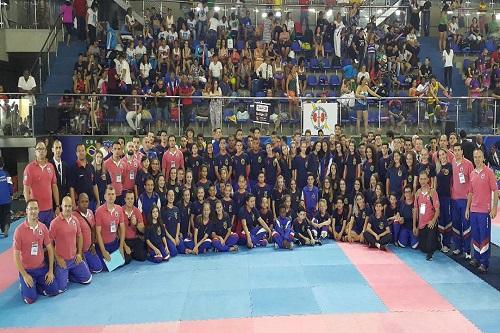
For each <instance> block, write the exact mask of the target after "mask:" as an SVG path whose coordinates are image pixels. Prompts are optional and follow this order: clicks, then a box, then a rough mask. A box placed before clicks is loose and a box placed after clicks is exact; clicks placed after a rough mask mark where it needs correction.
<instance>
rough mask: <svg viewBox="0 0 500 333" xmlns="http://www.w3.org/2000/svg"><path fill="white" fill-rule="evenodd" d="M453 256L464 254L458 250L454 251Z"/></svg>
mask: <svg viewBox="0 0 500 333" xmlns="http://www.w3.org/2000/svg"><path fill="white" fill-rule="evenodd" d="M452 253H453V255H455V256H458V255H459V254H460V253H462V251H460V250H459V249H456V250H453V252H452Z"/></svg>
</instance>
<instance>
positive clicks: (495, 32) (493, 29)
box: [487, 14, 500, 38]
mask: <svg viewBox="0 0 500 333" xmlns="http://www.w3.org/2000/svg"><path fill="white" fill-rule="evenodd" d="M487 28H488V30H487V31H488V37H489V38H500V29H499V28H498V23H497V19H496V16H495V14H491V21H490V22H489V23H488V26H487Z"/></svg>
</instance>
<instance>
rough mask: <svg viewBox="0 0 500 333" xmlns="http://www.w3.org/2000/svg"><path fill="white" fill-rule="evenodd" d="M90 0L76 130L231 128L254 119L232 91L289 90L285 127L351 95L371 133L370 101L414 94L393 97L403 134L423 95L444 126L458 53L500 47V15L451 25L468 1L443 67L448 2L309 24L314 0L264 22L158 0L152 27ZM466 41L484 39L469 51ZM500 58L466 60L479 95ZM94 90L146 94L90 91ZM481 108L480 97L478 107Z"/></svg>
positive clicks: (494, 54)
mask: <svg viewBox="0 0 500 333" xmlns="http://www.w3.org/2000/svg"><path fill="white" fill-rule="evenodd" d="M77 1H78V2H81V1H79V0H77ZM77 1H75V3H76V2H77ZM87 3H88V4H87V8H88V9H87V15H86V23H87V24H86V27H85V26H84V27H83V28H81V26H80V23H78V22H80V21H78V20H77V24H78V29H77V30H76V31H77V32H78V36H79V38H85V37H86V40H87V41H88V43H89V46H88V49H87V51H86V52H85V53H84V54H81V55H80V56H79V58H78V61H77V62H76V64H75V66H74V76H73V87H72V90H71V91H72V92H73V93H75V94H80V95H81V96H77V97H74V98H71V97H66V98H62V99H61V102H62V103H61V106H62V109H64V110H72V111H74V112H76V115H77V118H76V119H77V121H75V124H73V126H72V128H73V130H74V131H76V132H82V131H83V132H86V131H90V130H91V129H92V128H93V129H94V130H95V131H97V133H99V132H102V131H103V127H104V126H103V123H104V120H115V119H117V117H118V119H121V120H122V121H125V120H126V121H127V122H128V125H129V127H130V129H131V130H132V131H133V132H134V133H136V132H140V131H144V130H145V129H146V128H154V129H156V130H160V129H163V128H168V126H169V125H171V124H172V123H177V122H179V120H180V121H181V122H182V127H183V129H184V130H185V129H186V128H187V127H189V126H190V123H191V122H193V121H194V120H195V119H197V117H201V118H204V119H210V124H211V128H212V129H214V128H218V127H221V125H222V121H226V120H233V121H235V122H236V121H239V120H241V121H245V120H248V118H249V114H248V112H247V109H246V105H247V104H244V103H240V101H238V100H230V99H226V100H223V99H219V98H217V97H220V96H226V97H231V96H232V97H248V96H257V97H259V96H260V97H262V96H268V97H279V98H281V99H282V100H281V101H279V100H273V101H272V102H271V103H270V104H271V107H270V110H271V111H270V112H271V117H270V119H271V121H272V122H274V124H275V126H276V128H278V126H279V125H280V124H281V123H286V122H287V121H289V120H291V119H300V117H299V116H300V111H299V110H300V109H299V100H298V98H297V97H299V96H306V97H310V96H317V97H342V98H341V99H340V102H341V103H342V104H343V106H345V107H347V109H346V110H348V111H349V112H344V115H345V118H346V119H344V120H346V121H349V119H355V120H356V121H355V122H356V129H357V130H358V132H359V131H361V130H362V131H363V132H365V133H366V132H367V130H368V109H369V106H370V105H371V104H372V103H370V102H371V101H367V98H368V97H374V98H376V97H388V96H396V97H400V96H401V97H407V96H409V97H414V99H410V100H397V101H394V102H393V103H391V104H389V103H384V104H383V109H384V112H386V113H387V115H388V117H387V118H388V120H389V121H390V123H391V125H392V126H394V127H395V128H396V129H398V130H399V129H400V128H399V127H401V126H403V125H404V124H405V123H411V122H416V120H415V118H416V115H415V114H414V111H413V109H414V108H413V107H412V106H415V102H417V100H418V98H419V97H426V99H425V100H423V101H421V103H422V105H423V106H424V108H425V110H426V112H422V114H424V115H425V119H428V124H429V127H430V128H431V130H432V128H433V127H434V124H435V123H436V122H437V121H441V120H442V121H444V120H445V119H446V110H447V105H448V103H447V102H446V100H443V99H442V98H440V97H439V95H444V96H447V97H449V96H451V95H452V91H453V90H452V89H453V87H452V71H453V68H454V67H455V66H456V64H455V63H456V60H454V56H456V55H457V53H458V52H468V50H476V49H481V50H482V49H483V48H484V47H486V46H488V47H489V46H491V43H493V45H495V44H494V39H492V38H495V37H496V36H497V35H498V26H497V23H496V20H495V17H494V16H493V17H492V21H490V22H486V21H485V19H484V16H485V15H480V16H479V18H480V20H479V21H481V22H482V23H481V24H479V23H478V22H477V19H476V18H474V19H472V24H471V26H470V28H469V29H468V32H466V31H462V30H464V27H463V24H464V22H463V20H461V19H458V18H457V17H456V16H453V18H452V19H451V20H450V21H449V22H448V16H450V15H449V14H448V11H449V10H452V9H456V8H459V3H458V1H445V2H444V5H443V7H442V10H441V17H440V21H439V24H438V30H439V36H440V40H439V46H440V49H441V50H442V52H443V63H439V64H436V63H434V64H431V61H430V58H428V57H423V56H421V46H420V42H419V39H420V36H421V34H422V35H424V36H428V35H429V30H430V10H431V7H432V6H433V5H434V6H435V5H436V4H435V3H434V4H433V3H432V2H431V1H429V0H427V1H424V2H423V3H421V2H418V1H414V0H412V1H411V2H410V4H409V7H408V14H407V17H408V20H407V24H406V25H404V24H402V23H403V22H402V21H401V20H397V19H395V20H392V19H390V20H386V22H384V23H383V24H381V25H377V24H376V23H375V22H376V17H375V16H372V17H370V18H369V21H368V23H367V24H366V26H361V25H360V23H359V22H360V14H361V10H360V2H358V1H356V2H354V3H353V4H352V5H350V6H349V10H347V11H346V14H345V15H342V11H338V12H337V11H336V10H335V9H333V10H332V9H328V7H325V10H320V11H319V12H318V13H317V19H316V22H310V20H309V15H308V6H307V4H308V1H299V3H300V4H302V5H303V6H302V7H301V9H300V17H299V19H298V20H297V18H296V17H294V16H293V14H292V12H286V13H285V12H284V13H282V12H281V11H278V10H277V9H273V8H272V7H269V9H267V12H265V13H264V15H262V19H259V22H255V15H254V12H253V10H252V9H250V8H247V7H245V5H244V4H243V3H241V4H239V5H238V6H237V7H235V9H234V10H231V11H230V12H228V13H227V16H226V15H224V13H222V12H221V11H217V10H216V8H212V9H209V7H208V5H207V3H206V2H205V1H203V2H199V3H198V4H197V6H195V8H193V9H192V10H190V11H186V13H185V15H184V16H180V17H174V16H173V14H172V10H171V9H167V11H166V14H165V13H161V12H160V11H159V10H158V9H157V8H155V7H151V8H146V9H145V11H144V20H145V23H144V25H141V24H139V22H138V21H137V19H136V16H134V14H133V12H132V10H131V9H130V8H129V10H128V11H127V14H126V15H125V18H124V24H123V25H122V27H121V28H120V29H113V28H112V27H111V25H110V24H109V23H108V22H99V21H98V19H97V18H98V17H99V13H98V8H99V6H98V4H97V2H96V1H87ZM81 5H82V4H79V5H78V6H81ZM72 7H75V4H73V5H72V4H71V2H70V1H66V2H65V3H64V4H63V5H62V6H61V13H62V15H63V18H64V21H65V22H68V23H67V24H66V27H67V31H68V38H67V42H68V43H70V37H69V35H71V34H72V33H74V31H73V30H74V29H73V25H72V22H73V16H71V13H77V12H79V11H81V9H79V10H76V8H73V9H71V8H72ZM335 8H336V7H335ZM67 16H68V17H67ZM78 17H81V15H80V16H78V15H77V18H78ZM394 17H396V16H394ZM396 18H397V17H396ZM461 18H463V17H462V16H461ZM70 20H71V21H70ZM69 22H71V24H69ZM421 22H422V23H421ZM82 29H83V30H82ZM476 30H477V33H476ZM82 31H83V32H82ZM85 31H86V35H85V34H84V32H85ZM421 31H422V33H421ZM473 36H476V37H477V38H476V39H474V38H473ZM481 36H482V37H481ZM464 41H466V42H468V43H470V44H473V45H470V46H469V49H467V47H466V46H465V44H464ZM68 45H69V44H68ZM457 48H460V50H458V49H457ZM498 54H499V53H498V50H497V49H496V47H494V49H493V50H491V49H490V50H487V49H485V51H484V52H481V53H480V55H479V58H478V60H477V61H475V62H468V63H466V64H464V65H467V67H465V68H464V75H465V76H467V79H466V80H465V81H466V85H467V87H468V88H469V94H470V96H472V97H474V96H479V95H485V94H486V91H487V90H488V89H494V88H495V85H496V84H497V83H498V82H499V75H498V74H499V73H498V72H499V69H498ZM438 68H443V74H444V82H443V83H440V82H438V80H437V79H436V74H437V75H439V76H441V74H440V71H441V70H438ZM321 73H324V74H321ZM474 73H476V74H475V75H474ZM479 73H481V75H479ZM318 74H319V76H318ZM69 91H70V90H68V92H69ZM89 93H97V94H103V95H106V94H125V95H137V96H138V97H134V96H130V97H127V98H126V99H125V100H122V99H119V98H115V97H107V98H102V97H99V98H88V97H85V96H84V95H83V94H89ZM169 96H183V98H182V99H181V100H180V101H179V100H178V99H174V98H168V97H169ZM200 96H206V97H214V98H211V99H202V98H200ZM193 101H194V103H193ZM282 101H283V103H280V102H282ZM478 101H479V100H478ZM481 103H482V102H481ZM193 104H197V106H199V107H196V108H193ZM472 104H473V103H472V102H471V101H469V103H468V107H469V108H472ZM477 104H478V106H477V107H476V106H475V107H474V110H475V112H474V114H475V115H476V114H477V115H478V117H475V118H474V124H473V125H474V127H478V126H479V125H480V121H481V115H482V113H483V112H482V109H481V105H479V104H480V103H477ZM201 105H203V107H200V106H201ZM119 106H121V108H119ZM229 106H231V108H230V110H229V111H228V112H223V110H225V108H226V107H229ZM119 109H121V110H119ZM349 115H351V116H352V117H351V118H349ZM179 118H180V119H179ZM339 120H340V119H339ZM443 124H444V122H443ZM146 125H147V126H146Z"/></svg>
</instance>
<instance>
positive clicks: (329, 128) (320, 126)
mask: <svg viewBox="0 0 500 333" xmlns="http://www.w3.org/2000/svg"><path fill="white" fill-rule="evenodd" d="M337 118H338V104H337V103H303V104H302V124H303V125H304V131H305V130H307V129H309V130H311V134H312V135H317V134H318V131H319V130H323V133H324V134H325V135H330V134H333V133H334V130H335V125H336V124H337Z"/></svg>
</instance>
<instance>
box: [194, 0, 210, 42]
mask: <svg viewBox="0 0 500 333" xmlns="http://www.w3.org/2000/svg"><path fill="white" fill-rule="evenodd" d="M196 13H197V14H198V22H197V24H196V37H197V38H198V39H204V38H205V32H206V30H207V19H208V18H207V14H208V4H207V3H206V2H205V3H201V2H200V3H198V7H197V8H196Z"/></svg>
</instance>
